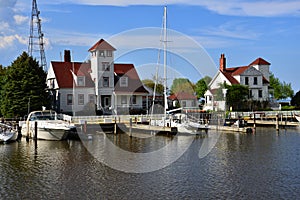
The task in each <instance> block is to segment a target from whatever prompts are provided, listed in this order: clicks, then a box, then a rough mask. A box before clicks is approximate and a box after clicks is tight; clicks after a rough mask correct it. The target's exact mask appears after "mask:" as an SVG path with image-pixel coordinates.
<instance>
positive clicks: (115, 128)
mask: <svg viewBox="0 0 300 200" xmlns="http://www.w3.org/2000/svg"><path fill="white" fill-rule="evenodd" d="M114 134H117V117H115V124H114Z"/></svg>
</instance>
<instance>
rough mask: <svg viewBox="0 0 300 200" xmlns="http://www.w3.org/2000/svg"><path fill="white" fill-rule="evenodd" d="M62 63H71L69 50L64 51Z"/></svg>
mask: <svg viewBox="0 0 300 200" xmlns="http://www.w3.org/2000/svg"><path fill="white" fill-rule="evenodd" d="M64 61H65V62H71V52H70V50H65V52H64Z"/></svg>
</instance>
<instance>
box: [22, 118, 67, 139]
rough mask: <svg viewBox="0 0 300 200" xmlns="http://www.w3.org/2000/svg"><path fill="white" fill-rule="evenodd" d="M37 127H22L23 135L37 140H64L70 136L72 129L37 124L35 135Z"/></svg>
mask: <svg viewBox="0 0 300 200" xmlns="http://www.w3.org/2000/svg"><path fill="white" fill-rule="evenodd" d="M34 126H35V125H32V124H30V125H29V128H27V125H23V126H22V131H21V133H22V135H23V136H25V137H29V138H36V139H39V140H64V139H66V138H67V136H68V132H67V131H69V130H70V129H71V127H68V126H61V127H59V126H56V127H55V126H54V125H45V126H43V123H39V122H38V124H37V131H36V132H37V135H35V127H34Z"/></svg>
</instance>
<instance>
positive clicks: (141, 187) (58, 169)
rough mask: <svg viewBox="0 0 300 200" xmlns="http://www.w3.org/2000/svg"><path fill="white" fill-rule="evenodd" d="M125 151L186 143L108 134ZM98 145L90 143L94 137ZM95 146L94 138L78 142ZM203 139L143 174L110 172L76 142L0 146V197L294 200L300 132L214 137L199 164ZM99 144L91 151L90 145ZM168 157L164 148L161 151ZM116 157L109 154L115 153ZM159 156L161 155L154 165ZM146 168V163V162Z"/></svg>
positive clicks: (299, 172)
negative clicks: (158, 167)
mask: <svg viewBox="0 0 300 200" xmlns="http://www.w3.org/2000/svg"><path fill="white" fill-rule="evenodd" d="M107 139H108V140H109V141H106V142H110V143H112V144H114V145H118V146H119V148H120V149H122V150H124V151H132V152H137V153H145V152H151V151H156V150H159V149H163V148H164V147H165V146H166V145H167V144H171V143H172V142H173V144H176V145H177V146H179V147H180V145H182V146H184V145H185V144H186V143H187V141H189V139H188V138H186V136H185V137H182V138H175V139H174V138H170V137H164V136H155V137H148V138H144V139H143V138H137V137H135V138H130V137H128V135H125V134H124V135H107ZM96 141H97V140H96ZM84 142H87V143H89V144H88V145H91V146H92V147H93V145H99V144H97V142H95V141H94V140H92V141H84ZM204 142H205V140H204V139H203V138H200V137H198V138H193V140H192V143H191V144H190V146H189V148H188V149H187V151H186V152H185V153H184V154H183V155H182V156H181V157H180V158H179V159H178V160H176V161H175V162H174V163H173V164H171V165H169V166H166V167H165V168H163V169H161V170H158V171H154V172H148V173H141V174H136V173H125V172H122V171H117V170H114V169H112V168H110V167H108V166H107V165H104V164H103V163H101V162H99V160H98V159H96V158H94V156H93V153H95V154H96V153H97V151H98V150H97V151H95V152H93V153H91V152H89V149H88V148H86V147H85V145H84V144H83V142H81V141H61V142H57V141H54V142H52V141H38V142H37V148H35V145H34V142H33V141H30V142H29V143H27V142H25V140H22V141H21V142H20V143H11V144H7V145H0V171H1V173H0V179H1V181H0V195H1V199H17V198H18V199H133V198H134V199H142V198H147V199H282V198H284V199H297V198H298V197H299V195H300V192H299V188H300V169H299V166H300V153H299V152H300V145H299V144H300V133H299V130H298V129H287V131H286V132H284V131H281V132H280V133H279V135H278V134H277V133H276V131H275V130H273V129H259V128H258V130H257V133H256V135H240V134H235V133H221V134H220V137H219V139H218V141H217V144H216V145H215V146H214V147H213V148H212V149H211V152H210V153H208V154H207V155H206V156H205V157H203V158H202V159H199V157H198V154H199V149H200V148H201V146H202V145H203V144H204ZM98 147H99V148H101V146H97V148H98ZM166 152H167V151H166ZM116 153H117V152H111V154H116ZM165 157H166V155H164V154H162V156H161V162H164V159H166V158H165ZM145 164H147V165H148V164H149V163H147V161H145Z"/></svg>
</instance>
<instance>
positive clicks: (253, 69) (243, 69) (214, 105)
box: [204, 54, 271, 110]
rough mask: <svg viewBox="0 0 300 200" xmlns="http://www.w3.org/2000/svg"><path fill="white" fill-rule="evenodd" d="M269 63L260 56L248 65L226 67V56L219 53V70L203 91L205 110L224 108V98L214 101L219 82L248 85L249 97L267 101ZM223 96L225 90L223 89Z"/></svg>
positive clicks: (268, 93)
mask: <svg viewBox="0 0 300 200" xmlns="http://www.w3.org/2000/svg"><path fill="white" fill-rule="evenodd" d="M270 65H271V64H270V63H269V62H267V61H266V60H264V59H262V58H257V59H256V60H254V61H253V62H251V63H250V64H249V65H246V66H240V67H233V68H227V66H226V58H225V55H224V54H221V57H220V63H219V70H218V72H217V74H216V75H215V76H214V77H213V79H212V80H211V82H210V83H209V85H208V88H210V89H209V90H208V91H206V93H205V95H204V96H205V107H204V109H206V110H218V109H220V110H224V109H225V99H224V100H222V101H216V99H215V96H216V93H217V90H218V89H219V88H220V85H221V84H224V83H226V84H228V85H234V84H241V85H245V86H248V87H249V98H251V99H252V100H256V101H268V100H269V95H270V88H269V86H270V83H269V80H270ZM223 95H224V97H225V96H226V91H225V90H224V91H223Z"/></svg>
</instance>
